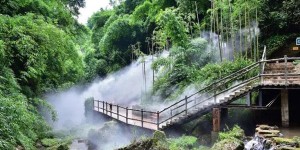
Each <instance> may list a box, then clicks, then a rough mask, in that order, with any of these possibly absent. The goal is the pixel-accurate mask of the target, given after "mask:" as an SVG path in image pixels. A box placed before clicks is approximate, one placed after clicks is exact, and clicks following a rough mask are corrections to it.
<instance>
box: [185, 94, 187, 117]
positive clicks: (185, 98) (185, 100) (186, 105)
mask: <svg viewBox="0 0 300 150" xmlns="http://www.w3.org/2000/svg"><path fill="white" fill-rule="evenodd" d="M185 115H186V116H187V96H185Z"/></svg>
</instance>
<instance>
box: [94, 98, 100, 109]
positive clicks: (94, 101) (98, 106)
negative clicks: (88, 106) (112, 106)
mask: <svg viewBox="0 0 300 150" xmlns="http://www.w3.org/2000/svg"><path fill="white" fill-rule="evenodd" d="M94 102H95V100H94ZM97 107H98V112H99V107H100V106H99V100H97Z"/></svg>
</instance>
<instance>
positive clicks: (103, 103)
mask: <svg viewBox="0 0 300 150" xmlns="http://www.w3.org/2000/svg"><path fill="white" fill-rule="evenodd" d="M102 111H103V114H104V101H102Z"/></svg>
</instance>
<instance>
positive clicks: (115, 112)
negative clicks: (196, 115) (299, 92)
mask: <svg viewBox="0 0 300 150" xmlns="http://www.w3.org/2000/svg"><path fill="white" fill-rule="evenodd" d="M264 56H265V55H263V57H264ZM297 60H300V57H286V56H285V57H284V58H279V59H269V60H266V59H262V60H261V61H259V62H256V63H253V64H251V65H249V66H247V67H245V68H243V69H240V70H238V71H236V72H234V73H232V74H230V75H227V76H225V77H223V78H221V79H219V80H217V81H215V82H213V83H211V84H209V85H208V86H206V87H204V88H202V89H200V90H199V91H198V92H196V93H194V94H192V95H190V96H186V97H185V98H183V99H181V100H179V101H177V102H175V103H173V104H172V105H170V106H169V107H166V108H164V109H163V110H161V111H157V112H153V111H146V110H144V109H132V108H128V107H122V106H119V105H115V104H112V103H107V102H105V101H99V100H94V110H96V111H99V112H101V113H103V114H106V115H108V116H111V117H112V118H115V119H117V120H120V121H122V122H125V123H127V124H133V125H137V126H141V127H145V128H150V129H155V130H156V129H160V128H161V127H162V125H164V124H166V122H172V121H174V119H176V117H179V116H186V115H188V114H189V113H193V112H192V111H193V109H196V108H200V107H202V106H203V108H205V107H204V106H214V105H217V104H218V103H219V102H220V101H219V100H220V98H221V97H223V98H224V97H225V96H226V95H224V94H226V93H230V91H234V90H236V89H239V88H241V87H243V86H253V85H260V84H261V83H263V82H264V81H265V80H264V79H265V78H266V77H270V76H279V77H284V79H285V82H284V84H285V85H288V84H289V81H288V78H289V77H293V76H298V77H299V76H300V72H299V73H289V72H288V69H287V68H288V62H293V61H297ZM278 62H285V65H284V68H285V72H284V73H272V74H266V73H265V67H266V64H269V63H278ZM234 81H235V82H236V83H235V84H234ZM299 84H300V83H299ZM227 96H228V95H227ZM207 108H208V109H209V108H210V107H207ZM177 119H178V118H177Z"/></svg>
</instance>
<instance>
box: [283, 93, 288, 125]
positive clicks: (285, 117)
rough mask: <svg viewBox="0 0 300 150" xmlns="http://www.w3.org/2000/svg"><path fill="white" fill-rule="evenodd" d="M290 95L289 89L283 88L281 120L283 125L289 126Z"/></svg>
mask: <svg viewBox="0 0 300 150" xmlns="http://www.w3.org/2000/svg"><path fill="white" fill-rule="evenodd" d="M288 97H289V95H288V90H287V89H282V90H281V122H282V126H283V127H289V98H288Z"/></svg>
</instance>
